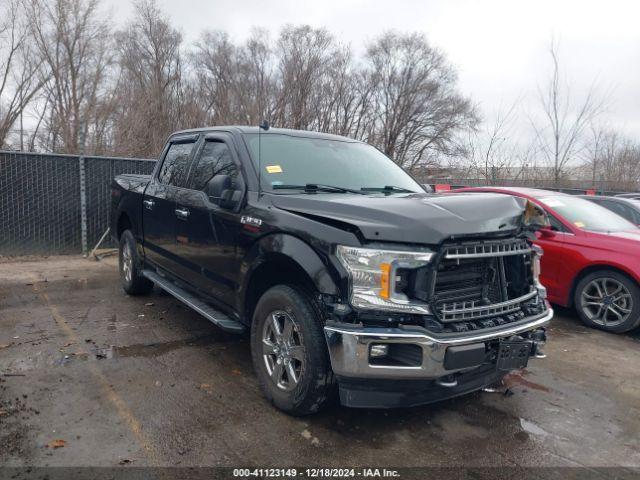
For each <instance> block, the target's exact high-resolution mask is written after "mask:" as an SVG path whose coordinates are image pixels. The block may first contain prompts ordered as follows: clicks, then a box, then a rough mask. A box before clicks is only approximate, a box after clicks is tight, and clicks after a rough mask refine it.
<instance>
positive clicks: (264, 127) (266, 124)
mask: <svg viewBox="0 0 640 480" xmlns="http://www.w3.org/2000/svg"><path fill="white" fill-rule="evenodd" d="M269 126H270V125H269V122H268V121H267V120H262V122H261V123H260V125H258V200H260V197H261V196H262V130H264V131H265V132H266V131H268V130H269Z"/></svg>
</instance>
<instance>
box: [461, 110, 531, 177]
mask: <svg viewBox="0 0 640 480" xmlns="http://www.w3.org/2000/svg"><path fill="white" fill-rule="evenodd" d="M517 106H518V102H514V103H513V104H512V105H511V106H510V107H509V108H508V109H507V110H506V111H498V112H497V113H496V115H495V120H494V121H493V123H489V124H484V125H482V126H481V127H479V128H477V129H475V130H470V131H469V132H468V142H467V147H466V148H465V155H464V157H465V160H466V163H468V165H469V170H470V172H469V174H470V175H472V176H473V177H474V178H479V179H480V178H482V179H484V180H485V182H486V183H487V184H489V185H492V184H495V183H496V182H497V181H498V180H504V179H515V178H519V177H520V176H521V175H522V174H523V173H524V172H523V169H525V168H528V165H527V162H526V161H525V158H524V157H523V154H524V155H525V157H526V153H527V152H526V150H522V149H521V147H520V145H518V144H517V143H516V141H515V140H514V137H517V135H516V131H515V125H514V121H515V116H516V109H517ZM521 150H522V151H521Z"/></svg>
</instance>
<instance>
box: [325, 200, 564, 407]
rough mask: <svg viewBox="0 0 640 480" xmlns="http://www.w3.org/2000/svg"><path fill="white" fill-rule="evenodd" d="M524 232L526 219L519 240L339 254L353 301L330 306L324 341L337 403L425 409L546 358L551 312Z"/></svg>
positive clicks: (487, 238) (536, 252) (492, 237)
mask: <svg viewBox="0 0 640 480" xmlns="http://www.w3.org/2000/svg"><path fill="white" fill-rule="evenodd" d="M526 211H527V210H526V209H525V212H526ZM534 213H535V212H534ZM534 217H535V216H534ZM534 221H535V222H536V224H539V223H540V222H541V221H542V220H541V219H540V218H534ZM528 222H529V220H528V219H527V214H526V213H524V212H523V215H522V224H521V226H520V228H519V229H518V230H517V231H512V232H510V233H499V234H495V233H494V234H487V235H483V236H466V237H464V238H449V239H447V240H445V241H444V242H442V243H441V244H440V245H438V246H437V247H434V248H431V249H427V248H418V247H414V248H412V249H407V250H405V249H398V248H397V247H395V249H393V250H391V249H385V248H384V245H370V246H367V248H359V247H358V248H357V247H343V246H338V247H337V250H336V254H337V257H338V259H339V260H340V262H341V264H342V265H343V266H344V268H345V269H346V270H347V271H348V274H349V279H350V298H349V304H348V305H346V304H344V305H340V304H335V305H332V307H331V309H330V310H331V311H330V314H329V318H330V319H329V321H328V322H327V324H326V326H325V335H326V338H327V343H328V346H329V353H330V356H331V363H332V367H333V370H334V372H335V373H336V375H337V376H338V380H339V384H340V395H341V400H342V402H343V403H344V404H346V405H349V406H359V407H382V406H400V405H415V404H421V403H428V402H430V401H436V400H440V399H443V398H448V397H452V396H456V395H461V394H464V393H467V392H470V391H473V390H477V389H479V388H482V387H484V386H486V385H488V384H490V383H493V382H495V381H496V380H498V379H500V378H501V377H502V376H503V375H504V374H505V373H507V372H508V371H510V370H514V369H517V368H523V367H525V366H526V365H527V362H528V360H529V358H531V357H543V353H542V346H543V345H544V343H545V341H546V334H545V325H546V324H547V323H548V322H549V321H550V320H551V317H552V315H553V311H552V310H551V308H550V306H549V304H548V302H547V301H546V290H545V289H544V287H543V286H542V285H541V284H540V282H539V274H540V256H541V255H542V251H541V250H540V249H539V248H538V247H536V246H534V245H533V244H532V243H531V240H530V236H531V235H530V229H531V228H535V227H534V226H532V225H531V224H530V223H528Z"/></svg>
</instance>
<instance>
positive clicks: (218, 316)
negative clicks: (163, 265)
mask: <svg viewBox="0 0 640 480" xmlns="http://www.w3.org/2000/svg"><path fill="white" fill-rule="evenodd" d="M142 276H143V277H146V278H148V279H149V280H151V281H152V282H153V283H155V284H156V285H157V286H158V287H160V288H162V289H163V290H164V291H165V292H167V293H170V294H171V295H173V296H174V297H176V298H177V299H178V300H180V301H181V302H182V303H184V304H185V305H188V306H189V307H191V308H192V309H194V310H195V311H196V312H198V313H199V314H200V315H202V316H203V317H204V318H206V319H207V320H209V321H210V322H212V323H213V324H214V325H216V326H217V327H219V328H221V329H222V330H224V331H225V332H231V333H242V332H244V330H245V327H244V325H242V324H241V323H240V322H238V321H236V320H233V319H231V318H229V317H228V316H227V315H225V314H224V313H222V312H220V311H218V310H216V309H215V308H213V307H211V306H210V305H208V304H206V303H204V302H203V301H202V300H199V299H198V298H196V297H195V296H194V295H192V294H190V293H189V292H187V291H186V290H184V289H182V288H180V287H178V286H177V285H176V284H174V283H173V282H171V281H170V280H168V279H166V278H164V277H161V276H160V275H158V274H157V273H155V272H152V271H151V270H143V271H142Z"/></svg>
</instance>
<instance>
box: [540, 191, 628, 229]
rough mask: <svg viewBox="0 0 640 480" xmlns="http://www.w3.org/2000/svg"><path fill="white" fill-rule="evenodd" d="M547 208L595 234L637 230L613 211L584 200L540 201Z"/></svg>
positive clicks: (547, 198) (562, 197)
mask: <svg viewBox="0 0 640 480" xmlns="http://www.w3.org/2000/svg"><path fill="white" fill-rule="evenodd" d="M539 200H540V202H542V203H543V204H544V205H546V206H547V207H550V208H552V209H553V210H555V211H556V212H557V213H558V214H560V215H562V216H563V217H564V218H565V220H567V221H568V222H569V223H571V224H572V225H575V226H576V227H578V228H581V229H583V230H592V231H594V232H619V231H622V230H636V229H637V227H636V226H635V225H634V224H632V223H631V222H629V221H627V220H625V219H624V218H622V217H621V216H619V215H618V214H616V213H613V212H612V211H611V210H608V209H606V208H604V207H601V206H600V205H597V204H595V203H593V202H590V201H589V200H585V199H583V198H578V197H572V196H570V195H566V196H564V195H563V196H561V195H557V196H549V197H542V198H540V199H539Z"/></svg>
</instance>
